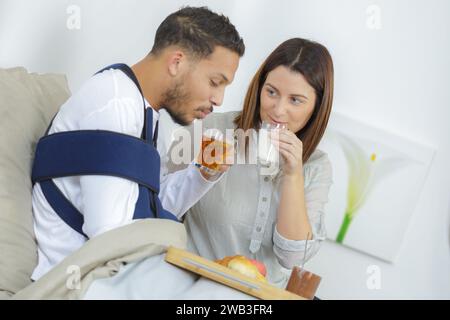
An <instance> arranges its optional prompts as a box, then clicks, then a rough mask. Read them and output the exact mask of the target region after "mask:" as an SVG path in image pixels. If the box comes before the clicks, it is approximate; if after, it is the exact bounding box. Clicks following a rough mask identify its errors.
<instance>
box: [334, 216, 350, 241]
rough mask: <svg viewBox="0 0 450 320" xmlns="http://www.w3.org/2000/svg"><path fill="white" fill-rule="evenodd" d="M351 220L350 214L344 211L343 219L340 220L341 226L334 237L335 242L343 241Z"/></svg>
mask: <svg viewBox="0 0 450 320" xmlns="http://www.w3.org/2000/svg"><path fill="white" fill-rule="evenodd" d="M351 222H352V217H351V214H350V213H348V212H346V213H345V215H344V221H342V224H341V228H340V229H339V232H338V235H337V237H336V242H337V243H340V244H342V243H343V242H344V238H345V235H346V234H347V230H348V227H349V226H350V223H351Z"/></svg>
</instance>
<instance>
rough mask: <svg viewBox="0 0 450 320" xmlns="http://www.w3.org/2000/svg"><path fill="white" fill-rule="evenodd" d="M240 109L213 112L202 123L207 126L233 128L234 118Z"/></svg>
mask: <svg viewBox="0 0 450 320" xmlns="http://www.w3.org/2000/svg"><path fill="white" fill-rule="evenodd" d="M239 113H240V111H228V112H213V113H211V114H209V115H208V116H207V117H206V118H205V119H204V120H203V125H204V126H205V127H207V128H217V129H234V119H236V117H237V116H238V115H239Z"/></svg>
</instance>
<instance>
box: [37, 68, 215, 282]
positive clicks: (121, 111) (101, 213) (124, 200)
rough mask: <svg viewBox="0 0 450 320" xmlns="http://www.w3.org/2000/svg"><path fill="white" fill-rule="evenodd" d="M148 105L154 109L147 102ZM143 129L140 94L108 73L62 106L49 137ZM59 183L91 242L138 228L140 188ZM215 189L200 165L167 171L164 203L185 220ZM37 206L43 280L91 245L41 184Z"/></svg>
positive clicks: (97, 179) (91, 179)
mask: <svg viewBox="0 0 450 320" xmlns="http://www.w3.org/2000/svg"><path fill="white" fill-rule="evenodd" d="M145 104H146V106H145V107H146V108H149V107H150V105H149V103H148V102H147V101H146V100H145ZM158 118H159V113H158V112H156V111H155V110H153V130H154V128H155V124H156V121H157V120H158ZM143 126H144V112H143V105H142V96H141V94H140V92H139V90H138V88H137V87H136V86H135V84H134V83H133V82H132V81H131V80H130V79H129V78H128V77H127V76H126V75H125V74H124V73H123V72H121V71H120V70H107V71H104V72H102V73H100V74H97V75H95V76H93V77H92V78H90V79H89V80H88V81H87V82H86V83H85V84H84V85H83V86H82V88H81V89H80V90H79V91H78V92H77V93H75V94H74V95H73V96H72V97H70V98H69V100H67V101H66V102H65V103H64V104H63V105H62V106H61V109H60V111H59V113H58V115H57V116H56V117H55V119H54V121H53V124H52V126H51V128H50V131H49V134H52V133H56V132H61V131H72V130H87V129H91V130H92V129H99V130H110V131H115V132H120V133H124V134H128V135H132V136H135V137H140V135H141V132H142V129H143ZM158 149H160V147H158ZM159 151H160V150H159ZM160 152H161V151H160ZM163 152H164V151H163ZM162 164H163V163H162ZM53 181H54V182H55V184H56V186H57V187H58V188H59V189H60V190H61V192H62V193H63V194H64V195H65V196H66V197H67V199H69V200H70V201H71V203H72V204H73V205H74V206H75V207H76V208H77V209H78V210H79V211H80V212H81V213H82V214H83V216H84V224H83V232H84V233H85V234H86V235H87V236H88V237H89V238H93V237H95V236H97V235H99V234H101V233H103V232H106V231H108V230H111V229H114V228H117V227H120V226H123V225H126V224H128V223H131V222H133V220H132V218H133V214H134V209H135V205H136V201H137V198H138V195H139V187H138V184H137V183H135V182H133V181H130V180H127V179H123V178H118V177H112V176H77V177H64V178H57V179H53ZM213 184H214V182H210V181H207V180H205V179H204V178H203V176H202V175H201V174H200V172H199V171H198V169H197V168H196V167H195V166H194V165H189V166H188V167H187V169H186V170H183V171H180V172H177V173H175V174H167V169H166V168H165V167H164V166H163V167H162V168H161V186H160V193H159V197H160V199H161V203H162V205H163V207H164V208H165V209H166V210H168V211H170V212H172V213H173V214H175V215H176V216H177V217H181V216H182V215H183V214H184V213H185V212H186V211H187V210H188V209H189V208H190V207H191V206H192V205H193V204H194V203H196V202H197V201H198V200H199V199H200V198H201V197H202V196H203V195H204V194H205V193H206V192H207V191H208V190H209V189H210V188H211V187H212V186H213ZM32 204H33V216H34V231H35V235H36V239H37V244H38V265H37V267H36V268H35V270H34V272H33V274H32V279H34V280H37V279H39V278H40V277H41V276H42V275H44V274H45V273H46V272H48V271H49V270H50V269H51V268H52V267H53V266H55V265H56V264H58V263H59V262H60V261H61V260H63V259H64V258H65V257H66V256H68V255H70V254H71V253H72V252H74V251H75V250H77V249H78V248H80V247H81V246H82V245H83V244H84V242H85V241H86V239H85V238H84V237H83V236H82V235H80V234H79V233H78V232H76V231H75V230H73V229H72V228H71V227H70V226H68V225H67V224H66V223H65V222H64V221H63V220H61V218H60V217H59V216H58V215H57V214H56V213H55V212H54V210H53V209H52V208H51V207H50V205H49V203H48V202H47V200H46V199H45V196H44V195H43V193H42V189H41V187H40V185H39V183H37V184H35V185H34V187H33V196H32Z"/></svg>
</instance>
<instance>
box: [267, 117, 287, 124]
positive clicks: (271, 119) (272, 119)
mask: <svg viewBox="0 0 450 320" xmlns="http://www.w3.org/2000/svg"><path fill="white" fill-rule="evenodd" d="M269 119H270V121H272V122H273V123H279V124H287V122H282V121H277V120H275V119H274V118H272V117H271V116H269Z"/></svg>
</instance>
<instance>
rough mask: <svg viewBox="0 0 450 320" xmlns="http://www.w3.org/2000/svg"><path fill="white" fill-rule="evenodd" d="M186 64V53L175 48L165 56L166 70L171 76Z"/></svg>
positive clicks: (176, 73)
mask: <svg viewBox="0 0 450 320" xmlns="http://www.w3.org/2000/svg"><path fill="white" fill-rule="evenodd" d="M185 64H186V54H185V53H184V52H183V51H180V50H175V51H172V52H171V53H169V55H168V57H167V70H168V71H169V74H170V75H171V76H172V77H175V76H176V75H178V74H179V73H180V72H181V71H182V70H183V68H184V67H185Z"/></svg>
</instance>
